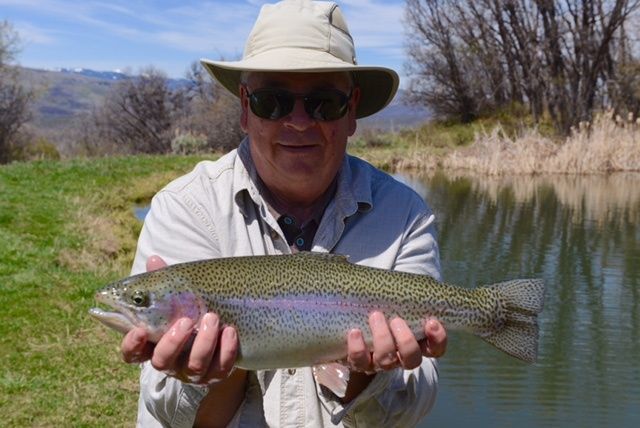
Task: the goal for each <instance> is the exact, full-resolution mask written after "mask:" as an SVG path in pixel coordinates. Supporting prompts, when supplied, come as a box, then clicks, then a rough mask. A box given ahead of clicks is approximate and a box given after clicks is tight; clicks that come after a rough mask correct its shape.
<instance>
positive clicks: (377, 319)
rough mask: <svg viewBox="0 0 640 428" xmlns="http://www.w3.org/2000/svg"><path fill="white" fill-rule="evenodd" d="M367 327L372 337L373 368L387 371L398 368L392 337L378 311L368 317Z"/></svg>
mask: <svg viewBox="0 0 640 428" xmlns="http://www.w3.org/2000/svg"><path fill="white" fill-rule="evenodd" d="M369 327H370V328H371V335H372V336H373V356H372V359H373V366H374V367H375V368H381V369H384V370H389V369H392V368H395V367H397V366H398V354H397V352H396V344H395V341H394V340H393V335H392V334H391V331H390V330H389V326H388V325H387V320H386V318H385V317H384V314H382V312H379V311H375V312H372V313H371V315H369Z"/></svg>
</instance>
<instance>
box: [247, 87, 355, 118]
mask: <svg viewBox="0 0 640 428" xmlns="http://www.w3.org/2000/svg"><path fill="white" fill-rule="evenodd" d="M248 96H249V107H250V108H251V111H252V112H253V114H255V115H256V116H258V117H260V118H262V119H268V120H278V119H282V118H283V117H285V116H286V115H288V114H289V113H291V112H292V111H293V107H294V106H295V104H296V99H298V98H302V101H303V102H304V110H305V111H306V112H307V114H308V115H309V117H310V118H312V119H315V120H319V121H323V122H326V121H331V120H337V119H340V118H341V117H342V116H344V115H345V114H346V113H347V110H348V109H349V100H350V99H351V92H349V94H348V95H347V94H345V93H344V92H342V91H339V90H338V89H319V90H316V91H312V92H309V93H308V94H305V95H298V94H294V93H293V92H290V91H287V90H286V89H278V88H262V89H256V90H255V91H253V92H252V93H250V94H249V95H248Z"/></svg>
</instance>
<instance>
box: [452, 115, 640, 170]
mask: <svg viewBox="0 0 640 428" xmlns="http://www.w3.org/2000/svg"><path fill="white" fill-rule="evenodd" d="M442 166H443V167H444V168H446V169H462V170H471V171H473V172H476V173H481V174H487V175H512V174H537V173H556V174H558V173H559V174H595V173H611V172H617V171H640V120H636V121H634V120H632V118H629V119H628V120H623V119H621V118H620V117H616V118H614V117H613V113H612V112H606V113H603V114H600V115H597V116H596V118H595V119H594V121H593V122H592V123H581V124H580V126H578V127H577V128H576V129H573V130H572V132H571V135H570V136H569V137H568V138H567V139H566V140H565V141H564V142H562V143H556V142H554V141H552V140H551V139H549V138H547V137H544V136H542V135H541V134H540V133H539V132H538V131H537V130H535V129H533V130H529V131H526V132H525V133H524V134H523V135H522V136H520V137H519V138H515V139H514V138H510V137H509V136H507V135H506V134H505V133H504V132H503V131H502V130H501V129H500V128H494V129H493V130H492V131H491V132H488V133H487V132H483V133H480V134H477V135H476V137H475V141H474V142H473V144H472V145H471V146H469V147H468V148H466V149H462V150H458V151H455V152H453V153H450V154H449V155H447V156H445V158H444V159H443V161H442Z"/></svg>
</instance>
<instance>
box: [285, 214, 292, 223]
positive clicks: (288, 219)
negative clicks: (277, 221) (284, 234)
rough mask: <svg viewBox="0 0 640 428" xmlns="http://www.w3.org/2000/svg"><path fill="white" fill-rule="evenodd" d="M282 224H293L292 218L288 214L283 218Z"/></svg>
mask: <svg viewBox="0 0 640 428" xmlns="http://www.w3.org/2000/svg"><path fill="white" fill-rule="evenodd" d="M284 224H287V225H291V224H293V219H292V218H291V217H289V216H287V217H285V218H284Z"/></svg>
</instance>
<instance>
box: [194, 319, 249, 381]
mask: <svg viewBox="0 0 640 428" xmlns="http://www.w3.org/2000/svg"><path fill="white" fill-rule="evenodd" d="M219 342H220V344H219V345H218V349H217V350H216V353H215V355H214V356H213V360H212V361H211V366H210V368H209V372H208V373H207V374H206V375H205V377H204V378H203V379H202V381H207V380H210V379H223V378H226V377H227V376H228V375H229V372H231V369H233V365H234V364H235V362H236V357H237V356H238V349H239V348H240V344H239V342H238V333H237V332H236V329H235V328H233V327H231V326H225V327H224V328H223V329H222V333H221V334H220V340H219Z"/></svg>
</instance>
